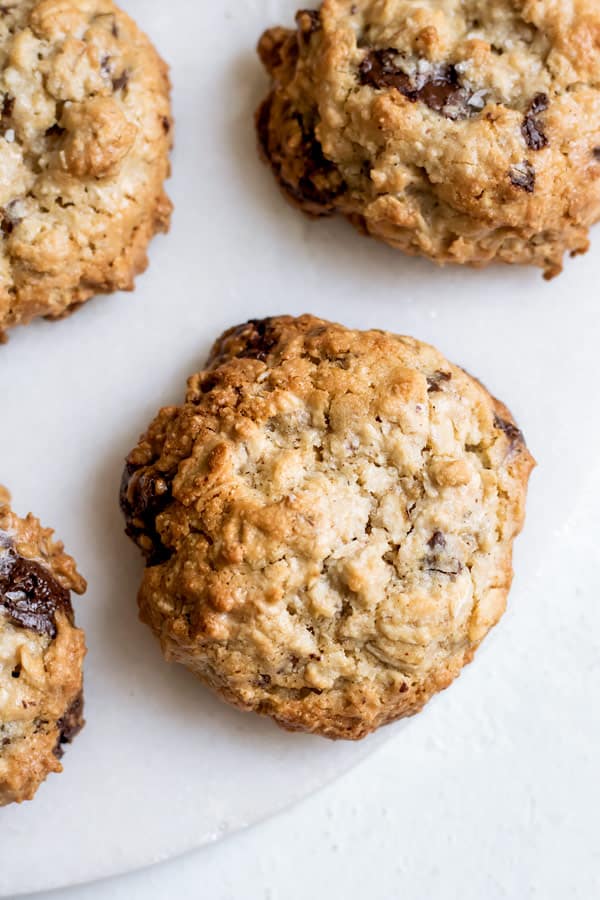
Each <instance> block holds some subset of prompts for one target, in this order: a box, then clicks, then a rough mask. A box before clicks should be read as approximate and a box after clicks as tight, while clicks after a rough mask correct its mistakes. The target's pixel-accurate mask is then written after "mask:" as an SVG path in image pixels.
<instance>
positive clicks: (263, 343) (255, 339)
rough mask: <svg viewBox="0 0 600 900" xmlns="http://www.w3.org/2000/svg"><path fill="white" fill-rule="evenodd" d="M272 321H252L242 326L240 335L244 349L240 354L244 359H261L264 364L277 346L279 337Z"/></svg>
mask: <svg viewBox="0 0 600 900" xmlns="http://www.w3.org/2000/svg"><path fill="white" fill-rule="evenodd" d="M272 321H273V320H272V319H250V321H249V322H247V323H246V324H245V325H242V326H240V329H239V334H240V337H243V339H244V349H243V350H242V351H241V352H240V353H238V356H239V357H241V358H242V359H259V360H260V361H261V362H264V361H265V360H266V359H267V357H268V355H269V353H270V352H271V350H272V349H273V347H275V346H276V345H277V340H278V338H277V335H276V333H275V330H274V328H273V326H272Z"/></svg>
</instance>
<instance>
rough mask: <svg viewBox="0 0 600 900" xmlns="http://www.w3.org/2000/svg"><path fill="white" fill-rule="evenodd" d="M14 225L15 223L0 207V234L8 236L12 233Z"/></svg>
mask: <svg viewBox="0 0 600 900" xmlns="http://www.w3.org/2000/svg"><path fill="white" fill-rule="evenodd" d="M14 227H15V223H14V222H13V221H12V219H10V218H9V217H8V216H7V214H6V210H4V209H0V230H1V231H2V234H5V235H6V236H7V237H8V235H9V234H12V232H13V229H14Z"/></svg>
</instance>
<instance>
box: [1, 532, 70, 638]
mask: <svg viewBox="0 0 600 900" xmlns="http://www.w3.org/2000/svg"><path fill="white" fill-rule="evenodd" d="M2 538H3V540H2V541H1V542H0V548H2V549H0V613H4V614H5V615H7V616H8V617H9V619H10V620H11V621H12V622H13V624H15V625H18V626H20V627H21V628H29V629H31V631H36V632H37V633H38V634H47V635H49V637H51V638H54V637H56V614H57V613H58V612H61V611H62V612H64V613H66V615H67V616H68V617H69V619H70V620H71V621H72V619H73V608H72V606H71V598H70V593H69V591H68V590H66V588H64V587H63V586H62V585H61V584H59V583H58V581H57V580H56V578H54V576H53V575H52V574H51V573H50V572H49V571H48V569H46V568H45V567H44V566H42V565H41V564H40V563H38V562H35V561H34V560H32V559H26V558H25V557H23V556H20V555H19V554H18V553H17V552H16V550H15V549H14V547H13V546H12V544H11V543H10V540H9V539H8V536H7V535H5V534H4V533H2Z"/></svg>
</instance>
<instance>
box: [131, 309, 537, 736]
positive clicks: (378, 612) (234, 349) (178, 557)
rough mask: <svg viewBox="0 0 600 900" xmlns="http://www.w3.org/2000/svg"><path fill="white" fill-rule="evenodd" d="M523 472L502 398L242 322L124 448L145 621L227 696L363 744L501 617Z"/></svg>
mask: <svg viewBox="0 0 600 900" xmlns="http://www.w3.org/2000/svg"><path fill="white" fill-rule="evenodd" d="M532 466H533V459H532V457H531V456H530V454H529V453H528V451H527V448H526V446H525V443H524V441H523V436H522V434H521V432H520V431H519V429H518V428H517V426H516V425H515V423H514V421H513V419H512V418H511V415H510V413H509V412H508V410H507V409H506V408H505V407H504V406H502V404H500V403H498V402H497V401H496V400H494V399H493V398H492V397H491V396H490V395H489V394H488V393H487V391H486V390H485V388H483V387H482V386H481V384H479V383H478V382H477V381H475V380H474V379H473V378H471V377H470V376H469V375H467V374H466V373H465V372H464V371H463V370H462V369H459V368H458V367H457V366H454V365H452V364H450V363H449V362H447V360H446V359H444V357H443V356H442V355H441V354H440V353H438V351H436V350H434V349H433V348H432V347H429V346H427V345H425V344H422V343H420V342H419V341H416V340H413V339H412V338H408V337H399V336H396V335H393V334H388V333H385V332H380V331H367V332H361V331H351V330H349V329H346V328H343V327H342V326H340V325H334V324H331V323H329V322H325V321H322V320H320V319H315V318H313V317H312V316H302V317H301V318H299V319H294V318H290V317H286V316H283V317H279V318H273V319H265V320H260V321H252V322H249V323H248V324H246V325H242V326H240V327H238V328H234V329H232V330H231V331H229V332H227V333H226V334H225V335H224V336H223V337H222V338H221V339H220V340H218V341H217V343H216V344H215V346H214V348H213V351H212V354H211V357H210V359H209V361H208V363H207V367H206V369H205V370H204V371H201V372H199V373H198V374H197V375H193V376H192V377H191V378H190V380H189V382H188V390H187V395H186V398H185V402H184V403H183V405H182V406H178V407H168V408H166V409H163V410H161V411H160V412H159V414H158V416H157V417H156V419H155V420H154V422H153V423H152V424H151V425H150V428H149V429H148V431H147V432H146V434H145V435H144V436H143V437H142V438H141V439H140V442H139V444H138V446H137V447H136V448H135V449H134V450H133V451H132V452H131V453H130V455H129V457H128V459H127V465H126V468H125V472H124V476H123V484H122V491H121V505H122V509H123V512H124V514H125V517H126V520H127V533H128V534H129V536H130V537H131V538H132V539H133V540H134V541H135V542H136V543H137V544H138V546H139V547H140V549H141V550H142V552H143V554H144V556H145V557H146V561H147V568H146V570H145V574H144V577H143V580H142V585H141V589H140V592H139V607H140V613H141V618H142V620H143V621H144V622H146V623H147V624H148V625H149V626H150V627H151V628H152V630H153V632H154V633H155V634H156V636H157V637H158V638H159V639H160V643H161V646H162V650H163V653H164V655H165V657H166V659H168V660H172V661H175V662H179V663H182V664H183V665H185V666H187V667H188V668H189V669H191V671H192V672H194V673H196V674H197V675H198V676H199V677H200V678H201V679H202V680H203V681H204V682H206V683H207V684H208V685H210V686H211V687H213V688H214V689H215V690H216V691H218V693H219V694H221V696H222V697H223V698H224V699H226V700H228V701H229V702H230V703H233V704H235V705H236V706H238V707H240V708H242V709H246V710H254V711H256V712H259V713H263V714H266V715H269V716H272V717H273V718H274V719H275V720H276V721H277V722H278V723H279V724H280V725H282V726H283V727H284V728H287V729H290V730H300V731H310V732H316V733H319V734H322V735H325V736H327V737H330V738H353V739H356V738H361V737H363V736H364V735H366V734H368V733H369V732H370V731H373V730H374V729H376V728H378V727H379V726H380V725H384V724H386V723H387V722H391V721H392V720H394V719H397V718H401V717H403V716H408V715H412V714H413V713H415V712H418V710H420V709H421V707H422V706H423V705H424V704H425V703H426V702H427V700H428V699H429V698H430V697H431V696H432V694H434V693H436V692H437V691H440V690H441V689H443V688H445V687H447V686H448V685H449V684H450V682H451V681H452V680H453V679H454V678H455V677H456V676H457V675H458V674H459V672H460V670H461V668H462V666H463V665H464V664H465V663H467V662H469V661H470V660H471V658H472V656H473V654H474V651H475V649H476V648H477V646H478V645H479V643H480V642H481V640H482V639H483V638H484V636H485V635H486V634H487V632H488V631H489V629H490V628H491V627H492V626H493V625H495V624H496V622H497V621H498V620H499V619H500V617H501V615H502V613H503V612H504V608H505V604H506V598H507V594H508V591H509V588H510V584H511V580H512V565H511V554H512V544H513V539H514V538H515V536H516V535H517V534H518V533H519V531H520V530H521V527H522V523H523V518H524V506H525V496H526V490H527V481H528V477H529V473H530V471H531V468H532Z"/></svg>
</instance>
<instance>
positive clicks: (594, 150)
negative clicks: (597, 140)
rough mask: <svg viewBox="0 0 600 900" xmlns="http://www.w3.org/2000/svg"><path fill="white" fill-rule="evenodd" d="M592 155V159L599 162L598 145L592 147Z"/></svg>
mask: <svg viewBox="0 0 600 900" xmlns="http://www.w3.org/2000/svg"><path fill="white" fill-rule="evenodd" d="M592 156H593V157H594V159H596V160H597V161H598V162H600V147H594V149H593V150H592Z"/></svg>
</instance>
